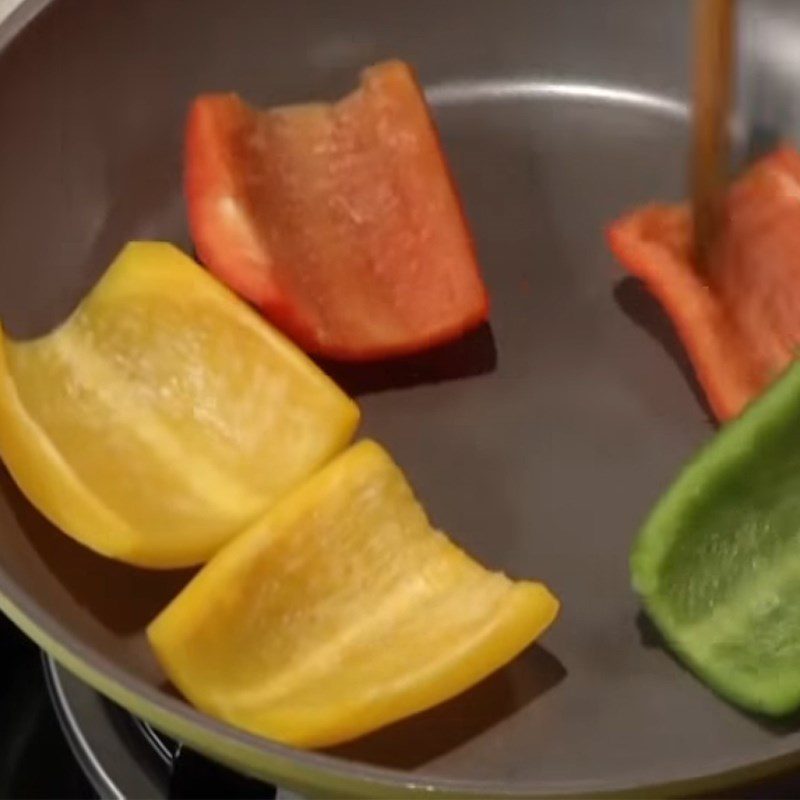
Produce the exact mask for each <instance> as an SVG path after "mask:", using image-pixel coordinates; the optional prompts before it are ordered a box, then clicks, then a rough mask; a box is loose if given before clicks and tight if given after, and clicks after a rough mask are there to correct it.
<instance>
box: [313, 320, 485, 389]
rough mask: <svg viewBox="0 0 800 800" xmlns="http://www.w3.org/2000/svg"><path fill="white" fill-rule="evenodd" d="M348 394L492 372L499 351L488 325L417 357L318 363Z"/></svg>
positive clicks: (319, 361) (400, 387) (322, 360)
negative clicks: (361, 361)
mask: <svg viewBox="0 0 800 800" xmlns="http://www.w3.org/2000/svg"><path fill="white" fill-rule="evenodd" d="M317 363H318V364H319V365H320V367H321V368H322V369H324V370H325V372H327V373H328V375H330V376H331V377H332V378H333V379H334V380H335V381H336V382H337V383H338V384H339V385H340V386H341V387H342V388H343V389H344V390H345V391H346V392H347V393H348V394H350V395H352V396H354V397H357V396H359V395H365V394H372V393H374V392H382V391H386V390H389V389H402V388H405V387H411V386H417V385H419V384H424V383H441V382H443V381H452V380H456V379H458V378H468V377H472V376H475V375H483V374H485V373H487V372H492V371H493V370H494V369H495V367H496V366H497V348H496V346H495V342H494V335H493V334H492V329H491V327H490V326H489V324H488V323H485V324H483V325H481V326H480V327H479V328H476V329H475V330H474V331H471V332H470V333H468V334H466V335H465V336H463V337H461V338H460V339H457V340H456V341H454V342H451V343H449V344H446V345H442V346H440V347H436V348H434V349H432V350H428V351H426V352H424V353H419V354H418V355H413V356H405V357H402V358H393V359H387V360H383V361H376V362H371V363H364V364H357V363H343V362H336V361H329V360H327V359H319V360H318V362H317Z"/></svg>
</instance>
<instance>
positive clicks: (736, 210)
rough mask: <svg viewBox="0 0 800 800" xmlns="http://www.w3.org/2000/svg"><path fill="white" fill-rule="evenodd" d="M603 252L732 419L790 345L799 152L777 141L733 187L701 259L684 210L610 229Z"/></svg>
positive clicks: (799, 220) (798, 280)
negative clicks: (664, 321)
mask: <svg viewBox="0 0 800 800" xmlns="http://www.w3.org/2000/svg"><path fill="white" fill-rule="evenodd" d="M608 238H609V242H610V245H611V249H612V251H613V252H614V253H615V255H616V256H617V258H618V259H619V261H620V262H621V263H622V265H623V267H625V268H626V269H627V270H628V271H630V272H631V273H632V274H633V275H636V276H637V277H639V278H641V279H642V280H643V281H644V282H645V284H646V285H647V286H648V288H649V289H650V291H651V292H652V293H653V294H654V295H655V297H656V298H657V299H658V300H659V301H660V303H661V304H662V306H663V307H664V309H665V310H666V312H667V313H668V314H669V316H670V317H671V318H672V321H673V323H674V325H675V328H676V330H677V332H678V334H679V336H680V338H681V340H682V341H683V344H684V346H685V347H686V350H687V351H688V354H689V356H690V358H691V360H692V363H693V365H694V368H695V371H696V373H697V376H698V379H699V380H700V383H701V384H702V386H703V389H704V390H705V393H706V395H707V397H708V401H709V404H710V406H711V408H712V409H713V411H714V413H715V415H716V416H717V418H718V419H719V420H722V421H724V420H728V419H730V418H731V417H735V416H736V415H738V414H739V413H740V412H741V411H742V409H743V408H744V407H745V406H746V405H747V404H748V403H750V402H751V401H752V400H753V398H754V397H756V396H757V395H758V394H759V393H761V392H762V391H763V390H764V389H765V388H766V387H767V386H768V385H769V384H770V383H771V382H772V381H774V380H775V379H776V377H778V376H779V375H780V374H781V373H782V372H783V371H784V370H785V369H786V367H787V366H788V364H789V363H790V362H791V361H792V359H793V358H794V355H795V351H796V349H797V346H798V343H800V154H798V152H797V151H796V150H795V149H793V148H792V147H789V146H783V147H781V148H779V149H778V150H776V151H775V152H773V153H772V154H770V155H768V156H766V157H764V158H763V159H761V160H760V161H758V162H757V163H755V164H754V165H753V166H751V167H750V168H749V169H748V170H747V171H746V172H745V173H744V174H743V175H742V176H741V177H740V178H739V179H738V180H737V181H735V182H734V183H733V185H732V186H731V187H730V190H729V192H728V195H727V198H726V202H725V225H724V228H723V231H722V235H721V236H720V239H719V242H718V244H717V246H716V248H715V250H714V252H713V254H712V258H711V259H710V261H709V263H708V264H707V266H706V267H705V269H704V270H703V272H701V271H700V270H699V269H698V268H697V267H696V265H695V264H693V263H692V256H691V241H692V225H691V219H690V214H689V210H688V208H687V207H685V206H665V205H652V206H648V207H645V208H642V209H640V210H638V211H634V212H633V213H631V214H629V215H627V216H625V217H623V218H622V219H620V220H619V221H617V222H615V223H614V224H613V225H611V227H610V229H609V232H608Z"/></svg>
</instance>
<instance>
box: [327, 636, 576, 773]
mask: <svg viewBox="0 0 800 800" xmlns="http://www.w3.org/2000/svg"><path fill="white" fill-rule="evenodd" d="M566 674H567V672H566V670H565V669H564V666H563V665H562V664H561V662H560V661H559V660H558V659H557V658H555V656H553V655H551V654H550V653H549V652H548V651H547V650H545V649H544V648H543V647H540V646H539V645H534V646H533V647H531V648H530V649H529V650H527V651H526V652H524V653H523V654H522V655H520V656H519V657H518V658H516V659H515V660H514V661H512V662H511V663H510V664H508V665H507V666H505V667H504V668H503V669H501V670H498V671H497V672H495V673H494V674H493V675H490V676H489V677H488V678H486V679H485V680H483V681H482V682H481V683H479V684H478V685H477V686H475V687H473V688H472V689H470V690H469V691H467V692H465V693H463V694H461V695H459V696H457V697H454V698H453V699H452V700H448V701H447V702H445V703H442V704H441V705H439V706H436V707H434V708H432V709H430V710H428V711H424V712H422V713H421V714H417V715H415V716H413V717H409V718H408V719H405V720H401V721H400V722H396V723H394V724H393V725H390V726H389V727H387V728H383V729H382V730H380V731H376V732H375V733H372V734H369V735H368V736H365V737H363V738H361V739H358V740H356V741H354V742H349V743H347V744H344V745H339V746H338V747H334V748H330V749H329V750H328V752H329V753H330V754H331V755H336V756H340V757H342V758H347V759H350V760H353V761H360V762H366V763H369V764H376V765H379V766H382V767H390V768H394V769H414V768H416V767H419V766H422V765H423V764H426V763H428V762H430V761H432V760H434V759H435V758H437V757H439V756H442V755H444V754H445V753H448V752H451V751H452V750H454V749H456V748H457V747H459V746H460V745H463V744H466V743H467V742H469V741H470V740H471V739H474V738H475V737H476V736H478V735H480V734H481V733H482V732H484V731H486V730H489V729H490V728H492V727H494V726H495V725H497V724H498V723H499V722H501V721H502V720H503V719H505V718H507V717H510V716H512V715H513V714H515V713H518V712H519V711H520V710H521V709H523V708H525V707H526V706H527V705H529V704H530V703H532V702H533V701H534V700H535V699H536V698H537V697H539V696H540V695H542V694H544V693H545V692H547V691H549V690H550V689H552V688H553V687H554V686H556V685H557V684H558V683H560V682H561V681H562V680H563V679H564V678H565V676H566Z"/></svg>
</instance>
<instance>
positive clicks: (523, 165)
mask: <svg viewBox="0 0 800 800" xmlns="http://www.w3.org/2000/svg"><path fill="white" fill-rule="evenodd" d="M755 5H757V6H758V7H759V8H760V9H761V10H762V12H763V13H767V15H768V14H769V12H770V10H772V12H774V13H776V14H778V13H781V9H783V10H784V11H785V10H786V8H787V7H788V6H789V5H791V4H780V3H775V4H772V3H761V2H759V3H757V4H755ZM745 12H747V9H745ZM688 13H689V4H688V3H686V2H684V0H674V2H668V1H667V0H660V2H658V3H655V2H644V3H643V2H641V0H572V1H571V2H568V1H567V0H502V1H501V2H497V1H493V2H490V1H489V0H485V2H479V1H478V0H473V1H472V2H468V1H467V0H435V1H432V2H399V1H398V2H390V1H389V0H384V1H381V2H375V0H363V1H362V0H336V2H332V1H331V0H316V1H314V0H291V2H288V1H287V2H279V1H278V0H273V1H272V2H269V1H268V0H225V1H224V2H223V1H222V0H192V2H178V0H169V1H165V0H125V1H124V2H108V0H57V1H56V2H53V3H46V2H41V1H40V0H28V2H24V3H23V4H22V5H21V6H20V7H19V8H18V9H17V10H16V11H15V12H14V13H13V14H12V15H11V17H10V18H8V19H7V20H6V21H5V22H4V23H3V25H2V27H0V187H1V188H2V199H1V200H0V254H1V256H2V257H1V259H0V316H2V319H3V322H4V324H5V325H6V326H7V327H8V329H9V330H10V331H11V332H12V333H14V334H17V335H31V334H35V333H41V332H43V331H45V330H46V329H47V328H48V327H49V326H51V325H53V324H54V323H56V322H57V321H59V320H60V319H62V318H63V317H64V315H65V314H66V313H67V312H68V311H69V310H70V309H71V308H72V306H73V305H74V304H75V303H76V302H77V301H78V299H79V298H80V297H81V296H82V294H83V293H84V292H85V291H86V290H87V289H88V288H89V287H90V286H91V285H92V283H93V282H94V280H95V279H96V278H97V277H98V275H99V274H100V273H101V271H102V270H103V269H104V268H105V267H106V265H107V264H108V263H109V261H110V260H111V258H112V257H113V256H114V255H115V253H116V252H117V250H118V249H119V248H120V247H121V246H122V244H123V243H124V242H125V241H127V240H129V239H133V238H159V239H161V238H163V239H169V240H172V241H174V242H177V243H178V244H180V245H183V246H185V247H189V246H190V242H189V238H188V235H187V229H186V221H185V212H184V206H183V200H182V197H181V188H180V172H181V140H182V129H183V121H184V116H185V112H186V108H187V104H188V102H189V101H190V99H191V98H192V97H193V96H194V95H195V94H196V93H199V92H202V91H210V90H228V89H231V90H236V91H239V92H241V93H242V94H243V95H244V96H246V97H247V98H249V99H250V100H251V101H253V102H255V103H259V104H270V103H279V102H292V101H302V100H306V99H310V98H326V97H335V96H336V95H337V94H340V93H343V92H344V91H346V90H348V89H349V88H350V87H351V86H352V85H353V84H354V81H355V79H356V75H357V72H358V71H359V69H360V68H361V67H362V66H364V65H366V64H368V63H370V62H374V61H377V60H379V59H382V58H385V57H389V56H399V57H401V58H404V59H407V60H409V61H410V62H412V63H413V64H414V65H415V66H416V67H417V69H418V71H419V74H420V77H421V79H422V81H423V83H424V85H425V87H426V89H427V91H428V94H429V97H430V100H431V102H432V104H433V107H434V111H435V115H436V118H437V120H438V123H439V125H440V127H441V131H442V135H443V138H444V143H445V146H446V150H447V153H448V155H449V158H450V160H451V163H452V165H453V169H454V172H455V175H456V178H457V180H458V183H459V184H460V187H461V189H462V192H463V196H464V199H465V204H466V209H467V213H468V216H469V219H470V221H471V224H472V227H473V230H474V233H475V236H476V239H477V244H478V248H479V252H480V258H481V262H482V264H483V268H484V273H485V276H486V279H487V281H488V284H489V288H490V291H491V295H492V301H493V310H492V322H491V326H490V327H486V328H484V329H482V330H480V331H478V332H477V333H475V334H473V335H471V336H470V337H468V338H467V339H466V340H464V341H462V342H459V343H457V344H455V345H452V346H451V347H448V348H445V349H444V350H441V351H438V352H435V353H431V354H429V355H425V356H422V357H419V358H415V359H410V360H405V361H403V362H400V363H396V364H393V365H380V366H373V367H358V368H356V367H350V368H347V369H332V372H333V374H334V375H335V377H337V378H338V379H339V380H340V381H341V382H342V384H343V385H344V386H345V387H346V388H347V389H349V390H350V391H352V392H354V393H355V394H356V395H357V396H358V398H359V400H360V402H361V403H362V406H363V409H364V416H365V424H364V430H365V432H367V433H369V434H371V435H374V436H376V437H378V438H380V439H381V440H382V441H383V442H384V443H385V444H386V445H388V447H389V448H390V449H391V450H392V452H393V453H394V454H395V455H396V457H397V459H398V460H399V462H400V463H401V464H402V466H403V467H404V468H405V469H406V470H407V472H408V475H409V476H410V478H411V481H412V482H413V484H414V485H415V486H416V487H417V489H418V491H419V494H420V495H421V497H422V499H423V500H424V502H425V503H426V504H427V506H428V508H429V510H430V512H431V514H432V516H433V518H434V520H435V521H436V523H437V524H438V525H440V526H442V527H443V528H444V529H446V530H448V531H449V532H451V534H452V535H453V537H454V538H455V539H456V540H457V541H458V542H460V543H461V544H463V545H464V546H465V547H466V548H467V549H468V550H469V551H471V552H472V553H474V554H475V555H476V556H478V557H479V558H480V559H482V560H483V561H484V562H486V563H487V564H489V565H491V566H493V567H497V568H501V569H504V570H506V571H508V572H509V573H511V574H512V575H518V576H531V577H535V578H540V579H542V580H544V581H546V582H547V583H548V584H549V585H551V586H552V588H553V589H554V590H555V591H556V592H557V594H558V595H559V596H560V597H561V599H562V600H563V614H562V616H561V618H560V620H559V621H558V623H557V625H556V626H555V627H554V628H553V629H552V631H551V632H550V633H548V635H547V636H546V637H545V638H544V640H543V641H542V643H541V646H537V647H534V648H533V649H531V650H530V651H529V652H527V653H525V654H524V655H523V656H522V657H521V658H519V659H518V660H517V661H515V662H514V663H513V664H511V665H510V666H509V667H508V668H506V669H505V670H503V671H502V672H500V673H499V674H497V675H495V676H494V677H492V678H491V679H489V680H487V681H486V682H485V683H484V684H482V685H481V686H479V687H477V688H476V689H474V690H473V691H471V692H469V693H467V694H466V695H464V696H463V697H461V698H459V699H457V700H455V701H452V702H450V703H448V704H446V705H444V706H442V707H441V708H439V709H436V710H434V711H431V712H429V713H426V714H423V715H421V716H419V717H417V718H415V719H412V720H409V721H407V722H404V723H401V724H397V725H395V726H393V727H392V728H390V729H388V730H385V731H383V732H381V733H378V734H375V735H373V736H370V737H368V738H366V739H364V740H362V741H360V742H356V743H353V744H351V745H348V746H346V747H341V748H339V749H338V750H337V751H335V752H331V753H323V754H308V753H299V752H296V751H293V750H291V749H288V748H284V747H280V746H277V745H273V744H270V743H267V742H262V741H259V740H257V739H255V738H252V737H249V736H246V735H243V734H240V733H237V732H235V731H233V730H232V729H230V728H227V727H226V726H224V725H220V724H218V723H215V722H213V721H211V720H210V719H208V718H206V717H204V716H203V715H201V714H198V713H196V712H194V711H192V710H191V709H190V708H189V707H188V706H187V705H186V704H185V703H184V702H183V701H182V700H180V699H179V698H178V697H177V696H176V695H175V694H174V693H172V692H171V691H170V690H169V689H168V688H167V687H166V686H165V681H164V678H163V676H162V674H161V673H160V672H159V670H158V668H157V667H156V665H155V663H154V661H153V659H152V657H151V655H150V653H149V651H148V649H147V646H146V644H145V640H144V638H143V629H144V626H145V625H146V623H147V622H148V621H149V620H150V619H151V618H152V616H153V615H154V614H155V613H156V612H157V611H158V610H159V609H160V608H161V607H162V606H163V605H164V604H165V603H166V602H167V601H168V599H169V598H170V597H171V596H172V595H173V594H174V593H175V592H176V591H177V590H178V588H179V587H180V586H181V585H182V584H183V583H184V582H185V581H186V579H187V577H188V573H178V574H159V573H148V572H144V571H138V570H134V569H129V568H126V567H124V566H120V565H117V564H114V563H111V562H109V561H106V560H104V559H102V558H99V557H96V556H93V555H92V554H90V553H88V552H87V551H85V550H83V549H81V548H80V547H78V546H77V545H76V544H74V543H73V542H72V541H71V540H69V539H68V538H67V537H65V536H63V535H62V534H60V533H59V532H57V531H55V530H53V528H52V527H51V526H50V525H48V524H47V523H46V522H45V521H44V520H43V519H42V518H41V517H40V516H39V515H38V514H37V513H36V512H35V511H34V510H33V509H32V508H31V507H30V506H29V505H28V503H27V502H26V501H25V500H24V499H23V498H22V497H21V495H20V494H19V492H18V491H17V490H16V489H15V488H14V486H13V485H12V483H11V482H10V480H9V479H8V477H7V476H6V475H5V473H3V474H2V477H1V478H0V489H1V491H0V540H1V541H0V592H1V593H2V596H3V600H2V606H3V608H4V610H6V611H7V612H8V613H9V614H10V615H11V616H12V617H13V618H14V619H15V620H16V621H17V622H18V623H20V624H21V625H22V626H23V627H24V628H25V629H26V630H27V631H28V633H29V634H31V635H32V636H33V637H34V638H35V639H37V640H38V641H39V642H40V643H42V644H43V645H44V646H45V647H47V648H48V649H50V650H51V651H53V652H54V654H55V655H56V656H57V657H58V658H59V659H61V660H62V661H64V662H65V663H66V664H67V666H69V667H70V668H71V669H73V670H75V671H77V672H78V673H79V674H80V675H81V676H82V677H83V678H84V679H86V680H88V681H90V682H92V683H94V684H95V685H98V686H99V688H101V689H102V690H103V691H105V692H107V693H110V694H111V695H113V696H114V697H115V698H116V699H117V700H119V701H121V702H122V703H124V704H126V705H128V706H130V707H132V708H133V709H134V710H135V711H136V712H137V713H139V714H142V715H144V716H146V717H148V718H150V719H151V720H153V721H155V722H156V723H157V724H160V725H161V726H163V727H165V728H167V729H168V730H169V731H170V732H171V733H173V734H174V735H176V736H178V737H180V738H183V739H186V740H188V741H189V742H190V743H192V744H194V745H195V746H198V747H200V748H201V749H204V750H206V751H207V752H210V753H211V754H212V755H215V756H216V757H218V758H221V759H223V760H226V761H228V762H230V763H233V764H235V765H237V766H239V767H241V768H244V769H248V770H250V771H253V772H257V773H259V774H261V775H263V776H267V777H270V778H273V779H277V780H279V781H282V782H285V783H288V784H290V785H294V786H298V787H300V788H305V789H306V790H312V791H313V792H314V793H320V792H321V791H329V792H338V793H340V794H346V795H353V794H355V793H356V792H362V793H365V794H368V795H372V796H374V795H376V794H378V793H381V792H382V793H384V794H389V795H397V794H398V793H399V792H401V791H405V790H412V789H414V788H415V787H416V788H423V789H426V790H427V789H439V790H448V791H450V792H452V793H455V794H458V795H462V796H463V795H465V794H469V793H474V794H477V795H481V796H496V795H501V794H509V795H544V796H552V795H555V794H566V793H591V794H597V793H599V792H609V793H612V794H618V793H620V792H621V791H623V790H629V791H632V792H634V793H636V794H641V792H642V791H644V789H646V788H650V789H653V788H654V787H655V788H656V789H657V790H658V791H661V792H664V791H667V790H669V791H681V792H684V791H690V790H691V791H694V789H695V787H696V786H697V785H698V782H704V781H705V782H708V781H709V780H710V781H712V782H713V781H717V782H719V781H722V780H731V779H733V778H736V777H738V776H740V775H742V774H743V773H744V772H746V771H748V770H749V771H750V774H752V773H753V772H758V771H765V770H767V769H771V768H775V767H776V766H778V765H779V764H780V763H784V762H785V761H786V760H787V759H790V758H791V756H792V754H793V753H794V752H795V750H797V749H798V748H800V735H798V733H797V732H795V729H794V728H793V727H792V726H791V725H786V726H784V727H777V726H770V725H767V724H765V723H763V722H761V721H759V720H757V719H753V718H751V717H748V716H746V715H744V714H742V713H740V712H738V711H736V710H734V709H733V708H731V707H730V706H728V705H726V704H725V703H723V702H722V701H720V700H719V699H717V698H716V697H715V696H714V695H713V694H712V693H711V692H709V691H708V690H707V689H706V688H705V687H704V686H703V685H701V684H700V683H699V682H698V681H697V680H695V679H694V678H693V677H692V676H691V675H690V674H689V673H688V672H686V671H685V670H684V669H682V668H681V667H680V666H679V665H678V663H677V662H676V661H674V660H673V659H672V658H671V657H670V656H669V655H668V653H667V652H666V651H665V649H664V648H663V647H662V645H661V642H660V641H659V638H658V636H657V635H656V634H655V632H654V631H653V629H652V628H651V626H650V625H649V623H648V622H647V620H646V619H645V618H644V617H643V616H642V615H641V614H640V611H639V606H638V604H637V601H636V598H635V597H634V595H633V594H632V592H631V591H630V589H629V578H628V549H629V546H630V543H631V540H632V538H633V537H634V535H635V533H636V530H637V526H638V525H639V523H640V522H641V520H642V519H643V517H644V515H645V514H646V512H647V511H648V509H649V508H650V506H651V505H652V503H653V502H654V501H655V499H656V498H657V497H658V495H659V493H660V492H661V491H662V490H663V489H664V488H665V487H666V486H667V485H668V483H669V482H670V480H671V478H672V477H673V476H674V475H675V472H676V470H677V469H678V468H679V466H680V465H681V463H682V462H683V461H684V460H685V459H686V458H687V457H688V456H689V455H690V454H691V453H692V452H693V451H694V450H695V449H696V448H697V447H698V445H699V444H700V443H701V442H703V441H704V440H706V439H708V438H709V436H711V434H712V430H713V429H712V426H711V424H710V422H709V421H708V418H707V414H706V412H705V411H704V408H703V405H702V402H701V400H700V399H699V396H698V393H697V390H696V387H695V385H694V383H693V381H692V379H691V373H690V370H689V369H688V368H687V364H686V360H685V357H684V355H683V353H682V351H681V349H680V347H679V346H678V344H677V342H676V340H675V337H674V336H673V333H672V331H671V329H670V327H669V325H668V323H667V322H666V321H665V319H664V318H663V317H662V315H661V314H660V312H659V311H658V309H657V307H656V306H655V305H654V303H653V301H652V300H651V299H650V298H649V297H648V295H647V294H646V292H645V291H644V290H643V289H642V287H641V286H640V285H639V284H638V283H636V282H635V281H633V280H631V279H627V278H624V277H623V276H622V274H621V272H620V271H619V269H618V268H617V267H616V266H615V264H614V263H613V261H612V259H611V257H610V256H609V254H608V252H607V250H606V247H605V245H604V240H603V228H604V225H605V224H606V223H607V222H608V221H609V220H611V219H612V218H613V217H614V216H615V215H618V214H619V213H620V212H622V211H624V210H625V209H627V208H629V207H631V206H632V205H635V204H637V203H641V202H642V201H645V200H647V199H650V198H657V197H665V198H677V197H679V196H680V195H681V194H682V193H683V166H684V152H685V144H686V133H687V110H686V105H685V100H686V96H687V74H686V73H687V63H686V62H687V52H686V50H687V44H688V23H689V20H688ZM790 23H791V20H790V19H789V20H788V21H783V22H782V23H781V25H780V29H781V32H782V34H783V35H784V39H786V37H787V36H788V37H791V30H792V29H791V27H790ZM789 41H791V38H790V39H789ZM795 41H796V39H795ZM772 112H774V109H772V111H771V110H770V109H766V110H765V113H767V115H768V114H769V113H772ZM774 117H775V114H774V113H773V120H772V121H773V122H774ZM789 119H790V120H791V117H789ZM762 133H763V132H762ZM767 133H769V131H767ZM364 613H369V610H368V609H365V610H364Z"/></svg>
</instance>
